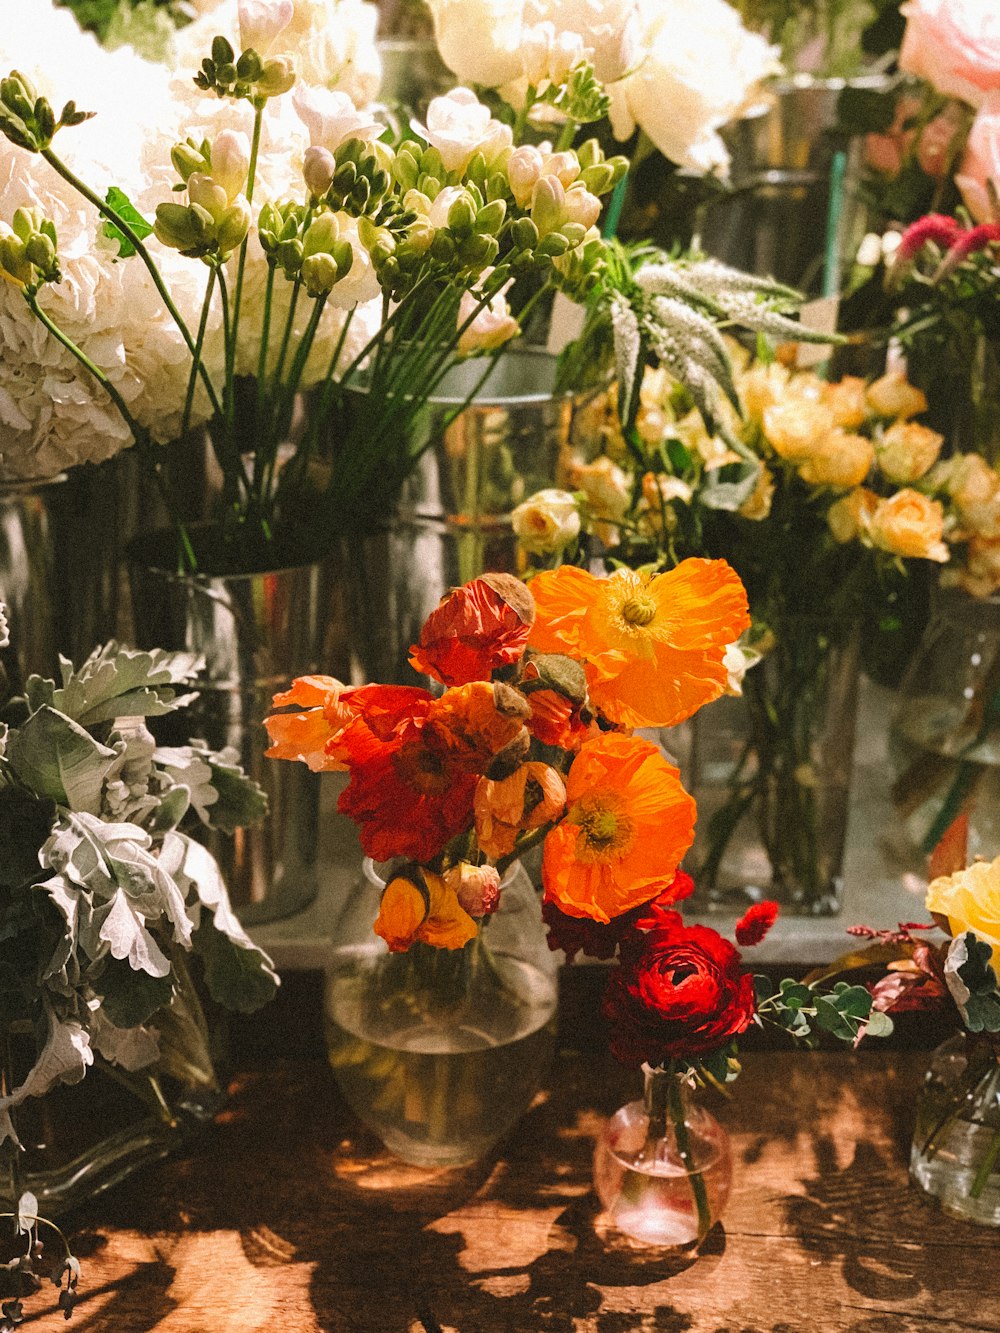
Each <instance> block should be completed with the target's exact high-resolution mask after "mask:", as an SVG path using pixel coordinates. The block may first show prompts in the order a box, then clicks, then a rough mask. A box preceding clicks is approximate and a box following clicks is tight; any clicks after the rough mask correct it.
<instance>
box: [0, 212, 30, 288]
mask: <svg viewBox="0 0 1000 1333" xmlns="http://www.w3.org/2000/svg"><path fill="white" fill-rule="evenodd" d="M0 269H3V271H4V273H6V274H7V276H8V277H10V278H13V280H14V281H15V282H16V283H19V284H20V285H22V286H27V285H28V284H29V283H30V282H31V280H32V277H33V274H32V272H31V264H30V262H29V261H28V258H27V256H26V255H25V253H24V242H23V241H22V240H21V239H20V237H18V236H15V235H14V233H13V232H12V231H11V230H10V228H9V227H7V226H6V225H5V224H4V223H2V222H0Z"/></svg>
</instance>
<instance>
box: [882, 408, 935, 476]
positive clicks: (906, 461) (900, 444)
mask: <svg viewBox="0 0 1000 1333" xmlns="http://www.w3.org/2000/svg"><path fill="white" fill-rule="evenodd" d="M942 444H944V436H943V435H939V434H938V433H937V431H936V430H931V429H930V427H928V426H921V425H920V424H919V423H918V422H916V421H895V422H893V424H892V425H891V426H890V427H889V429H888V430H887V431H884V432H883V434H882V437H881V439H880V440H879V441H878V443H877V444H876V446H875V452H876V455H877V457H878V465H879V468H880V469H881V471H882V474H883V475H884V476H886V477H888V478H889V480H890V481H896V482H903V483H906V482H911V481H917V480H919V478H920V477H922V476H923V475H924V474H925V473H926V472H929V471H930V469H931V468H932V467H933V466H934V464H935V463H936V462H937V459H938V454H939V453H940V452H941V446H942Z"/></svg>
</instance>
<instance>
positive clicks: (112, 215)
mask: <svg viewBox="0 0 1000 1333" xmlns="http://www.w3.org/2000/svg"><path fill="white" fill-rule="evenodd" d="M42 157H44V158H45V160H46V162H48V164H49V166H50V167H52V169H53V171H55V172H56V173H57V174H58V175H60V176H61V177H62V178H63V180H64V181H65V182H66V183H67V185H71V186H72V187H73V189H74V190H76V191H77V193H78V194H81V195H83V197H84V199H86V200H87V202H88V203H91V204H93V206H94V207H95V208H96V209H97V211H98V212H99V213H100V214H101V216H102V217H103V218H106V219H107V221H108V222H111V223H113V224H114V226H116V227H117V228H118V230H119V231H120V232H121V233H122V235H123V236H124V237H126V239H127V240H128V241H129V242H130V243H131V244H132V245H134V246H135V250H136V253H137V254H138V256H139V258H140V259H141V260H142V262H143V264H144V265H145V266H146V269H147V271H148V273H149V276H150V277H151V278H152V279H153V285H154V286H155V287H156V290H157V291H158V292H159V294H160V297H161V299H162V301H163V304H164V305H165V306H166V308H167V311H168V312H169V314H170V317H171V318H172V319H173V321H174V323H175V324H176V325H177V327H178V329H179V330H180V334H181V337H182V338H183V339H184V341H185V343H186V344H187V349H188V351H189V352H190V353H191V355H192V356H194V352H195V344H194V339H193V338H192V337H191V330H190V329H189V328H188V326H187V324H186V323H185V321H184V317H183V316H182V315H181V312H180V311H179V310H178V309H177V306H176V304H175V303H174V299H173V297H172V296H171V295H170V292H169V290H168V288H167V285H166V283H165V282H164V280H163V276H162V274H161V273H160V270H159V269H158V268H157V267H156V264H155V263H154V262H153V257H152V255H150V253H149V251H148V250H147V249H146V246H145V245H144V244H143V242H142V240H141V239H140V237H139V236H137V235H136V233H135V232H134V231H133V230H132V228H131V227H130V226H129V224H128V222H126V220H125V219H124V218H123V217H122V216H121V215H120V214H119V213H117V212H116V211H115V209H113V208H112V207H111V206H110V204H106V203H105V202H104V200H103V199H101V198H100V196H99V195H96V194H95V193H94V191H93V190H91V189H90V188H89V186H87V185H85V184H84V183H83V181H82V180H80V178H79V176H76V175H74V173H73V172H72V171H71V170H70V169H69V167H68V166H66V164H65V162H63V161H62V159H61V158H59V157H57V156H56V154H55V153H54V152H53V151H52V149H51V148H46V149H43V151H42ZM198 371H199V374H200V375H201V377H202V380H203V382H204V385H205V388H206V390H207V391H208V396H209V398H210V400H211V403H212V407H213V408H214V410H215V411H216V413H217V414H219V415H221V413H222V408H221V405H220V403H219V398H218V394H217V393H216V391H215V385H214V384H213V383H212V380H211V376H210V375H209V373H208V371H207V369H206V368H205V365H204V364H203V363H202V364H201V365H199V368H198Z"/></svg>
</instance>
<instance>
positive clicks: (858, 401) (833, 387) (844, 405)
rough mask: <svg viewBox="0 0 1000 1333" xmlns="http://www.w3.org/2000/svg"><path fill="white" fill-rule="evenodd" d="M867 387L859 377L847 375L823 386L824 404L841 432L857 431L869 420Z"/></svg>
mask: <svg viewBox="0 0 1000 1333" xmlns="http://www.w3.org/2000/svg"><path fill="white" fill-rule="evenodd" d="M866 392H867V385H866V384H865V381H864V380H863V379H861V377H860V376H858V375H845V376H844V378H843V379H842V380H838V381H837V382H836V383H835V384H825V385H824V386H823V402H824V403H825V404H826V405H827V407H828V408H829V409H830V411H831V412H832V413H833V419H834V421H835V423H836V424H837V425H838V426H839V427H840V428H841V430H857V429H858V427H859V426H863V425H864V424H865V422H866V421H867V420H868V400H867V396H866Z"/></svg>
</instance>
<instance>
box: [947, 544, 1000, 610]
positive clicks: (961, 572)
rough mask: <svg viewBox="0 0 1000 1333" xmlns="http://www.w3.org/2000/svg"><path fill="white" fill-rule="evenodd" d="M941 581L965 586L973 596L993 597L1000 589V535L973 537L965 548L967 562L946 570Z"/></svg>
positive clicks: (961, 586) (956, 585) (953, 585)
mask: <svg viewBox="0 0 1000 1333" xmlns="http://www.w3.org/2000/svg"><path fill="white" fill-rule="evenodd" d="M941 582H942V583H946V584H950V585H951V586H952V587H959V588H963V589H964V590H965V591H966V592H967V593H969V595H970V596H972V597H992V596H993V594H994V593H995V592H997V591H1000V537H973V538H972V539H971V541H970V542H969V544H968V546H967V547H966V549H965V563H964V564H962V565H956V566H954V568H949V569H947V570H945V572H944V574H942V576H941Z"/></svg>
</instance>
